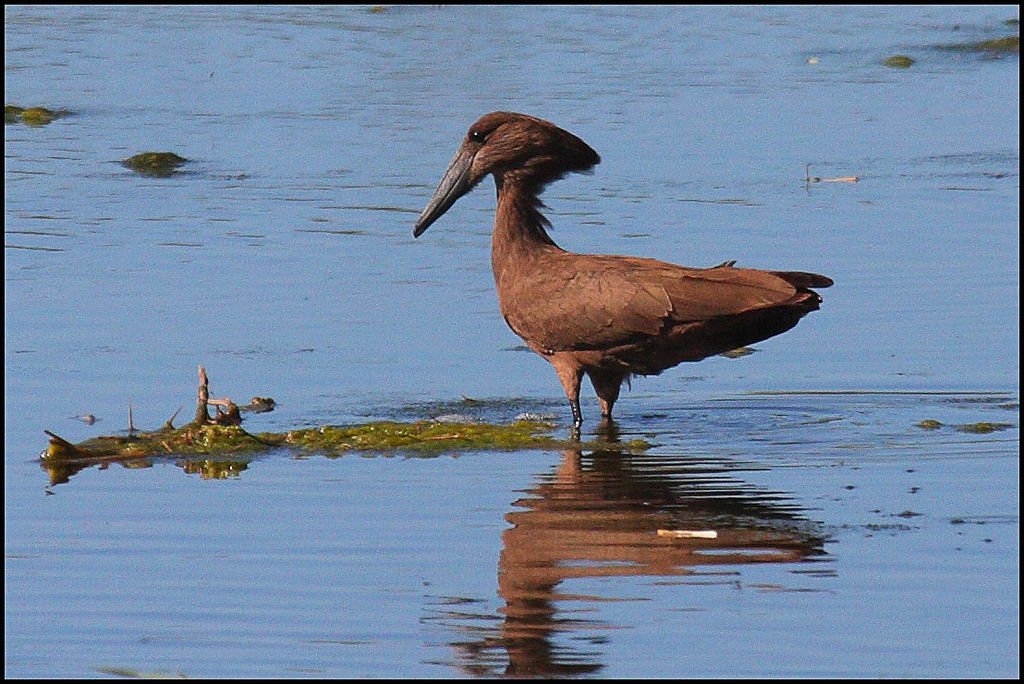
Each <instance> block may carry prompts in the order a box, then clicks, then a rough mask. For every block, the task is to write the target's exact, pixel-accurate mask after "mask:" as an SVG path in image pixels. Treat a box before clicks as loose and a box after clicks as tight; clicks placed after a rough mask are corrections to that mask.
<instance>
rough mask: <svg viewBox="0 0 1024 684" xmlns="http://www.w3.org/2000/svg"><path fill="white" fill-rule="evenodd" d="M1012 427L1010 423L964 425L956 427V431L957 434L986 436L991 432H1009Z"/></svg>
mask: <svg viewBox="0 0 1024 684" xmlns="http://www.w3.org/2000/svg"><path fill="white" fill-rule="evenodd" d="M1012 427H1013V424H1012V423H986V422H982V423H967V424H966V425H957V426H956V429H957V431H959V432H966V433H968V434H972V435H987V434H990V433H992V432H998V431H1000V430H1009V429H1010V428H1012Z"/></svg>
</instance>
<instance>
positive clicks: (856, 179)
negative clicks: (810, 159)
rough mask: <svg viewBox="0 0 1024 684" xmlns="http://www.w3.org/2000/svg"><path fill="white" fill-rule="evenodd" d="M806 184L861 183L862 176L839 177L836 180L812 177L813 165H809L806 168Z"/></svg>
mask: <svg viewBox="0 0 1024 684" xmlns="http://www.w3.org/2000/svg"><path fill="white" fill-rule="evenodd" d="M804 175H805V178H804V182H805V183H808V184H810V183H857V182H859V181H860V176H838V177H836V178H821V177H819V176H812V175H811V165H810V164H807V165H806V167H805V168H804Z"/></svg>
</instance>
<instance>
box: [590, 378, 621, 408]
mask: <svg viewBox="0 0 1024 684" xmlns="http://www.w3.org/2000/svg"><path fill="white" fill-rule="evenodd" d="M587 375H588V376H589V377H590V384H592V385H593V386H594V391H595V392H597V398H598V399H599V400H600V402H601V415H602V416H603V417H605V418H611V417H612V407H613V406H614V405H615V401H616V400H617V399H618V398H619V389H620V388H621V387H622V380H623V378H624V376H623V375H622V373H618V372H615V371H599V370H588V371H587Z"/></svg>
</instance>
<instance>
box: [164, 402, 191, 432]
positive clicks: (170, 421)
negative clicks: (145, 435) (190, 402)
mask: <svg viewBox="0 0 1024 684" xmlns="http://www.w3.org/2000/svg"><path fill="white" fill-rule="evenodd" d="M183 408H185V407H184V406H179V407H178V410H177V411H175V412H174V415H173V416H171V417H170V418H168V419H167V422H166V423H164V426H163V427H162V428H161V429H162V430H173V429H174V419H175V418H177V417H178V414H179V413H181V409H183Z"/></svg>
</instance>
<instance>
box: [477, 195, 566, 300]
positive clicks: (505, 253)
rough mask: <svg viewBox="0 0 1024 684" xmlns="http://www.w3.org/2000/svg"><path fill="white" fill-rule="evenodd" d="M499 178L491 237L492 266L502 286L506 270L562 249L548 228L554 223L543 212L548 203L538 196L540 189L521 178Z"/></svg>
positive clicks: (516, 268) (513, 269) (516, 267)
mask: <svg viewBox="0 0 1024 684" xmlns="http://www.w3.org/2000/svg"><path fill="white" fill-rule="evenodd" d="M495 182H496V184H497V188H498V209H497V212H496V213H495V217H494V235H493V236H492V238H491V266H492V267H493V268H494V278H495V281H497V283H498V285H499V288H500V286H501V282H502V274H503V273H505V272H506V271H510V272H513V273H514V271H515V270H518V269H519V268H521V267H522V266H524V265H526V264H528V263H529V262H531V261H532V260H533V259H534V258H535V257H537V256H538V255H540V254H542V253H545V252H550V251H551V250H556V251H560V249H559V247H558V245H556V244H555V241H554V240H552V239H551V237H550V236H549V235H548V232H547V230H546V227H547V226H548V225H550V224H549V223H548V221H547V219H546V218H544V216H543V215H542V214H541V213H540V207H542V206H544V205H543V204H541V202H540V200H539V199H538V198H537V190H536V189H534V188H532V187H531V185H530V184H528V183H523V182H518V181H513V182H509V181H507V180H502V179H500V178H497V179H495Z"/></svg>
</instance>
